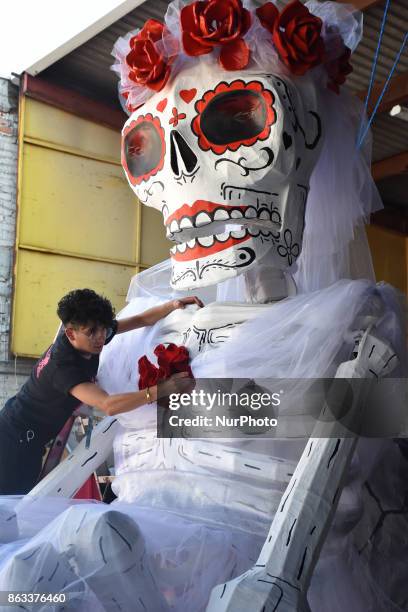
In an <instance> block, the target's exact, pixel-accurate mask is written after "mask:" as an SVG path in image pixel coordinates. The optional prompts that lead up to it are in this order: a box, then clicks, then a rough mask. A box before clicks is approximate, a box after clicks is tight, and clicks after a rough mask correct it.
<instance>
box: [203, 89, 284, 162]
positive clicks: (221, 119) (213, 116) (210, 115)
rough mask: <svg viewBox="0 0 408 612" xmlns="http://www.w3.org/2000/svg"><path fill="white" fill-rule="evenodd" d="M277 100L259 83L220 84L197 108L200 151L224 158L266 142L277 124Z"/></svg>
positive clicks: (208, 92)
mask: <svg viewBox="0 0 408 612" xmlns="http://www.w3.org/2000/svg"><path fill="white" fill-rule="evenodd" d="M274 101H275V98H274V95H273V94H272V92H270V91H269V90H266V89H264V87H263V85H262V83H260V82H258V81H251V82H250V83H245V82H244V81H241V80H237V81H233V82H232V83H230V84H227V83H219V84H218V85H217V87H216V88H215V89H214V90H212V91H207V92H206V93H205V94H204V96H203V98H202V99H201V100H199V101H198V102H197V103H196V105H195V107H196V110H197V111H198V115H197V116H196V117H195V118H194V119H193V122H192V129H193V132H194V133H195V134H196V136H198V144H199V146H200V148H201V149H203V150H204V151H208V150H209V149H211V150H212V151H213V152H214V153H216V154H217V155H220V154H222V153H225V151H226V150H227V149H229V150H230V151H236V150H237V149H238V148H239V147H240V146H242V145H244V146H251V145H253V144H254V143H255V142H257V141H258V140H266V138H268V136H269V134H270V131H271V125H272V124H273V123H275V122H276V112H275V109H274V108H273V102H274Z"/></svg>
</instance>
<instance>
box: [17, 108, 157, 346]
mask: <svg viewBox="0 0 408 612" xmlns="http://www.w3.org/2000/svg"><path fill="white" fill-rule="evenodd" d="M19 138H20V142H19V185H18V216H17V233H16V260H15V268H14V296H13V321H12V335H11V338H12V340H11V350H12V352H13V354H15V355H20V356H25V357H36V356H38V355H39V354H40V353H41V352H42V351H43V350H44V349H45V348H46V347H47V345H48V344H49V343H50V342H51V341H52V338H53V336H54V333H55V329H56V327H57V324H58V319H57V316H56V312H55V311H56V305H57V302H58V300H59V299H60V298H61V297H62V296H63V295H64V294H65V293H66V292H67V291H69V290H71V289H75V288H81V287H90V288H92V289H94V290H95V291H97V292H100V293H103V294H104V295H106V296H107V297H108V298H109V299H110V300H111V301H112V303H113V304H114V306H115V307H116V308H117V309H120V308H122V307H123V306H124V304H125V297H126V293H127V289H128V286H129V282H130V279H131V277H132V276H133V275H134V274H135V272H137V271H139V269H142V268H146V267H148V266H151V265H153V264H154V263H157V262H158V261H161V260H162V259H164V258H166V257H167V256H168V242H167V241H166V239H165V235H164V228H163V225H162V221H161V216H160V215H159V214H155V211H150V210H146V211H142V209H141V205H140V203H139V202H138V201H137V199H136V197H135V196H134V194H133V193H132V191H131V190H130V189H129V187H128V184H127V181H126V179H125V176H124V173H123V171H122V168H121V165H120V134H119V133H118V132H116V131H115V130H114V129H110V128H108V127H104V126H100V125H97V124H96V123H94V122H92V121H89V120H87V119H83V118H80V117H77V116H76V115H73V114H71V113H68V112H66V111H63V110H60V109H57V108H55V107H53V106H49V105H48V104H45V103H43V102H39V101H37V100H33V99H30V98H28V97H24V98H23V99H22V104H21V107H20V126H19ZM142 217H143V218H142ZM142 225H143V232H142V231H141V228H142ZM152 245H154V246H153V248H152Z"/></svg>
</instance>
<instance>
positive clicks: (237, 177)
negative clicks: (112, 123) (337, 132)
mask: <svg viewBox="0 0 408 612" xmlns="http://www.w3.org/2000/svg"><path fill="white" fill-rule="evenodd" d="M220 77H221V78H220ZM321 129H322V128H321V121H320V116H319V112H318V109H317V101H316V96H315V93H314V91H313V88H312V87H310V88H309V89H308V88H303V89H302V96H301V95H300V93H299V91H298V89H297V88H295V87H294V85H293V83H291V82H290V81H289V80H288V79H283V78H281V77H278V76H273V75H259V74H258V75H253V74H245V73H242V74H240V75H239V76H238V75H236V74H234V75H233V76H232V75H231V74H230V73H226V74H220V71H219V70H217V71H215V70H214V71H210V70H208V67H207V69H206V70H205V69H204V66H203V67H202V69H201V71H200V70H197V67H194V69H193V68H192V69H190V70H186V71H183V72H182V73H181V74H180V75H179V76H178V78H177V79H176V80H175V82H173V83H171V85H168V86H167V87H166V88H164V89H163V90H162V91H161V92H160V93H159V94H156V95H154V96H153V97H152V98H150V100H149V101H148V102H147V103H146V104H145V105H144V106H143V107H142V109H140V110H139V111H136V112H134V113H133V114H132V115H131V117H130V118H129V120H128V121H127V122H126V124H125V127H124V129H123V146H122V163H123V166H124V169H125V172H126V175H127V177H128V180H129V183H130V185H131V187H132V189H133V190H134V192H135V193H136V195H137V196H138V197H139V199H140V200H141V202H142V203H143V204H146V205H147V206H152V207H154V208H156V209H157V210H159V211H161V212H162V214H163V219H164V224H165V227H166V232H167V236H168V238H169V239H171V240H173V241H175V243H176V245H175V246H174V247H173V248H172V249H171V259H172V267H173V274H172V285H173V287H174V288H175V289H191V288H193V287H200V286H206V285H210V284H213V283H217V282H220V281H222V280H225V279H227V278H230V277H232V276H236V275H238V274H240V273H242V272H244V271H246V270H248V269H249V267H251V266H252V265H254V264H255V263H256V262H257V261H259V259H261V258H262V257H263V256H264V255H265V254H266V253H267V252H268V251H272V253H273V262H274V264H275V265H276V267H278V268H286V267H288V266H290V265H291V264H292V263H294V261H295V260H296V259H297V257H298V256H299V254H300V250H301V243H302V232H303V227H304V213H305V205H306V198H307V192H308V186H309V178H310V174H311V172H312V169H313V167H314V164H315V162H316V159H317V156H318V152H319V144H320V141H321Z"/></svg>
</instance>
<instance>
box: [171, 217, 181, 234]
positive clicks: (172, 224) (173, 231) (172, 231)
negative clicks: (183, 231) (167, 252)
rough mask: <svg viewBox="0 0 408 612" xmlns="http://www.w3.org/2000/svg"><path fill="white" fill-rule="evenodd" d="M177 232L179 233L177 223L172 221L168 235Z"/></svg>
mask: <svg viewBox="0 0 408 612" xmlns="http://www.w3.org/2000/svg"><path fill="white" fill-rule="evenodd" d="M179 231H180V228H179V225H178V223H177V221H175V220H173V221H172V222H171V224H170V233H171V234H175V233H176V232H179Z"/></svg>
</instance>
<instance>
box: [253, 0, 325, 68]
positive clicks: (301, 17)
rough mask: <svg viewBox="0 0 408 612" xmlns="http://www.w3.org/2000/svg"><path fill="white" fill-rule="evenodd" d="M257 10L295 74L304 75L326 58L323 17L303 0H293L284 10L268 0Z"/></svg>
mask: <svg viewBox="0 0 408 612" xmlns="http://www.w3.org/2000/svg"><path fill="white" fill-rule="evenodd" d="M256 14H257V15H258V18H259V20H260V22H261V23H262V25H263V26H264V27H265V28H266V29H267V30H269V32H271V34H272V39H273V43H274V45H275V49H276V51H277V52H278V54H279V57H280V59H281V60H282V61H283V63H284V64H286V66H287V67H288V68H289V70H290V71H291V72H292V73H293V74H295V75H298V76H301V75H303V74H305V72H307V71H308V70H309V69H310V68H313V67H314V66H318V65H319V64H321V63H322V62H323V57H324V42H323V39H322V37H321V35H320V33H321V30H322V20H321V19H319V17H316V16H315V15H312V13H311V12H310V11H309V10H308V9H307V8H306V7H305V6H304V5H303V4H302V3H301V2H299V0H293V2H291V3H290V4H288V5H287V6H286V7H285V8H284V9H283V11H282V12H281V13H280V14H279V11H278V9H277V8H276V6H275V5H274V4H272V2H267V3H266V4H264V5H263V6H261V7H260V8H258V9H257V10H256Z"/></svg>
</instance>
